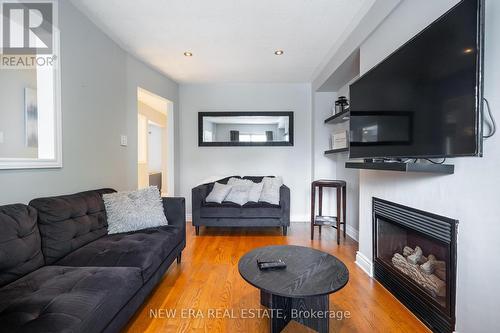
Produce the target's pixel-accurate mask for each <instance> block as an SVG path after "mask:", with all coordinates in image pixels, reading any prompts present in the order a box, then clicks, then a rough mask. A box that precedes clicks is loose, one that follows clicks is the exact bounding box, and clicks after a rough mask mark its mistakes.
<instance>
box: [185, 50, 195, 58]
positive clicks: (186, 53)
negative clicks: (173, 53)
mask: <svg viewBox="0 0 500 333" xmlns="http://www.w3.org/2000/svg"><path fill="white" fill-rule="evenodd" d="M184 55H185V56H186V57H192V56H193V53H191V52H188V51H186V52H184Z"/></svg>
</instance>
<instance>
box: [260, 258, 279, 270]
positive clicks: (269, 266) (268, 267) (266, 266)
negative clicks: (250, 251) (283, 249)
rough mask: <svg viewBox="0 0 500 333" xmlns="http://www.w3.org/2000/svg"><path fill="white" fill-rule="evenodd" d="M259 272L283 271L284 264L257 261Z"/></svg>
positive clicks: (276, 261) (277, 261)
mask: <svg viewBox="0 0 500 333" xmlns="http://www.w3.org/2000/svg"><path fill="white" fill-rule="evenodd" d="M257 265H258V266H259V269H260V270H274V269H285V268H286V264H285V263H284V262H283V261H281V260H275V261H257Z"/></svg>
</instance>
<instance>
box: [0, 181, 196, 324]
mask: <svg viewBox="0 0 500 333" xmlns="http://www.w3.org/2000/svg"><path fill="white" fill-rule="evenodd" d="M110 192H113V190H110V189H102V190H96V191H88V192H82V193H77V194H73V195H66V196H60V197H52V198H41V199H35V200H33V201H32V202H31V203H30V205H29V206H27V205H22V204H15V205H7V206H1V207H0V331H1V332H30V333H31V332H73V333H75V332H119V331H120V329H121V328H122V327H123V326H124V325H125V324H126V323H127V321H128V320H129V319H130V318H131V317H132V316H133V315H134V313H135V312H136V310H137V309H138V308H139V307H140V306H141V304H142V303H143V301H144V300H145V299H146V298H147V297H148V295H149V293H150V292H151V291H152V290H153V288H154V287H155V286H156V285H157V284H158V282H159V281H160V280H161V278H162V276H163V274H164V273H165V271H166V270H167V269H168V267H169V266H170V265H171V264H172V263H173V262H174V261H175V260H176V258H177V262H178V263H179V262H180V259H181V251H182V250H183V249H184V247H185V244H186V231H185V230H186V229H185V227H186V226H185V201H184V198H163V207H164V212H165V215H166V217H167V219H168V222H169V225H168V226H162V227H156V228H149V229H144V230H139V231H136V232H128V233H123V234H113V235H108V234H107V221H106V213H105V209H104V203H103V201H102V197H101V195H102V194H104V193H110Z"/></svg>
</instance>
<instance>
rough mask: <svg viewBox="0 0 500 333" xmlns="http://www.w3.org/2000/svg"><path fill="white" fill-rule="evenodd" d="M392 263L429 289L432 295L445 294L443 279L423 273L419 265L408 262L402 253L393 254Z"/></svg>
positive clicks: (441, 295) (443, 295)
mask: <svg viewBox="0 0 500 333" xmlns="http://www.w3.org/2000/svg"><path fill="white" fill-rule="evenodd" d="M392 264H393V265H394V267H396V268H397V269H398V270H400V271H401V272H403V273H404V274H406V275H408V276H409V277H410V278H411V279H412V280H414V281H415V282H416V283H418V284H419V285H421V286H422V287H424V288H425V289H427V290H429V291H430V292H431V293H432V294H433V295H434V296H440V297H445V296H446V283H445V282H444V281H443V280H441V279H440V278H439V277H437V276H436V275H434V274H426V273H424V272H423V271H422V270H421V268H420V266H419V265H416V264H412V263H410V262H409V260H407V259H406V258H405V257H404V256H403V255H401V254H399V253H396V254H394V256H393V257H392Z"/></svg>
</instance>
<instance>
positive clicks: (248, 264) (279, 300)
mask: <svg viewBox="0 0 500 333" xmlns="http://www.w3.org/2000/svg"><path fill="white" fill-rule="evenodd" d="M257 259H260V260H276V259H281V260H283V261H284V262H285V263H286V265H287V267H286V269H283V270H274V271H261V270H259V267H258V266H257ZM238 269H239V272H240V274H241V276H242V277H243V279H245V281H247V282H248V283H250V284H251V285H252V286H254V287H256V288H258V289H260V297H261V304H262V305H264V306H266V307H268V308H270V309H272V310H273V311H272V312H271V315H272V318H271V332H280V331H281V330H282V329H283V328H285V326H286V325H287V324H288V323H289V322H290V320H292V319H293V320H295V321H297V322H299V323H301V324H303V325H305V326H308V327H310V328H312V329H314V330H316V331H318V332H328V329H329V320H328V319H329V304H328V295H329V294H331V293H334V292H336V291H338V290H340V289H342V288H343V287H344V286H345V285H346V284H347V281H349V271H348V270H347V267H346V266H345V265H344V263H343V262H342V261H340V260H339V259H337V258H335V257H334V256H332V255H330V254H328V253H325V252H321V251H318V250H315V249H311V248H308V247H303V246H292V245H284V246H266V247H261V248H257V249H255V250H252V251H250V252H248V253H247V254H245V255H244V256H243V257H241V259H240V261H239V263H238Z"/></svg>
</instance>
